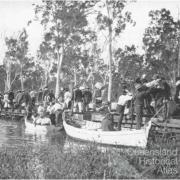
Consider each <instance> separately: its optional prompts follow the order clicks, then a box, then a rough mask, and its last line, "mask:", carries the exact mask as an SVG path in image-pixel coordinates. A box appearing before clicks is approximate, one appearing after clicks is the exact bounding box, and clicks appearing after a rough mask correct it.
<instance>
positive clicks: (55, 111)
mask: <svg viewBox="0 0 180 180" xmlns="http://www.w3.org/2000/svg"><path fill="white" fill-rule="evenodd" d="M62 99H63V98H62V97H59V99H56V100H55V103H54V104H53V105H52V106H51V107H50V108H49V114H50V117H51V121H52V122H53V121H54V120H55V125H56V126H57V125H59V124H60V125H62V121H63V120H62V112H63V110H64V103H63V101H62ZM53 119H54V120H53Z"/></svg>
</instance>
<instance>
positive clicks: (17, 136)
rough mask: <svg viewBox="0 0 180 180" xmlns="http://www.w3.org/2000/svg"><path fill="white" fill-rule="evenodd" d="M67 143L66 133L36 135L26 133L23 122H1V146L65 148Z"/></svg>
mask: <svg viewBox="0 0 180 180" xmlns="http://www.w3.org/2000/svg"><path fill="white" fill-rule="evenodd" d="M65 141H67V138H66V134H65V132H64V131H59V132H56V133H54V134H50V135H35V134H30V133H27V132H26V131H25V125H24V121H23V120H21V121H12V120H3V119H1V120H0V146H2V145H5V146H6V145H7V146H18V145H21V144H28V145H33V144H36V145H40V144H53V145H54V144H58V145H62V146H63V145H64V143H65Z"/></svg>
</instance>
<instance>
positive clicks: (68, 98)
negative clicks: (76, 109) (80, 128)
mask: <svg viewBox="0 0 180 180" xmlns="http://www.w3.org/2000/svg"><path fill="white" fill-rule="evenodd" d="M71 99H72V94H71V93H70V91H69V89H68V88H65V93H64V104H65V108H67V109H71Z"/></svg>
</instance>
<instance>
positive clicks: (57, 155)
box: [0, 144, 179, 179]
mask: <svg viewBox="0 0 180 180" xmlns="http://www.w3.org/2000/svg"><path fill="white" fill-rule="evenodd" d="M135 150H137V151H138V150H139V149H128V148H125V149H122V148H121V149H116V148H102V147H98V146H97V145H94V144H90V145H84V146H83V147H82V146H80V145H79V146H78V147H74V146H73V145H70V146H68V148H63V147H62V146H60V145H41V146H26V145H22V146H18V147H2V148H1V149H0V162H1V163H0V179H10V178H11V179H29V178H30V179H39V178H41V179H42V178H43V179H44V178H45V179H71V178H73V179H112V178H113V179H122V178H158V177H159V178H166V177H170V178H174V177H176V178H177V177H178V174H175V176H168V175H167V174H164V175H163V174H157V172H156V171H157V168H160V166H159V167H158V166H154V165H152V166H148V165H144V164H142V163H140V162H139V161H138V159H139V158H140V157H141V158H142V157H145V158H148V159H151V158H154V157H151V156H147V155H146V156H143V155H138V156H136V155H135V154H133V152H134V151H135ZM168 168H169V167H168ZM177 168H179V167H178V166H177ZM178 171H179V169H178Z"/></svg>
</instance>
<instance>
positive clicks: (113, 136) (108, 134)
mask: <svg viewBox="0 0 180 180" xmlns="http://www.w3.org/2000/svg"><path fill="white" fill-rule="evenodd" d="M63 126H64V129H65V131H66V133H67V135H68V136H70V137H72V138H75V139H79V140H83V141H90V142H95V143H99V144H105V145H117V146H120V145H122V146H135V147H142V148H145V147H146V145H147V140H148V135H149V130H150V128H151V121H149V122H148V123H147V124H146V125H145V126H144V127H143V128H142V129H140V130H136V129H125V128H123V129H122V130H121V131H102V129H101V123H100V122H93V121H88V120H80V122H78V123H74V124H73V121H69V120H67V119H64V121H63Z"/></svg>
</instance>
